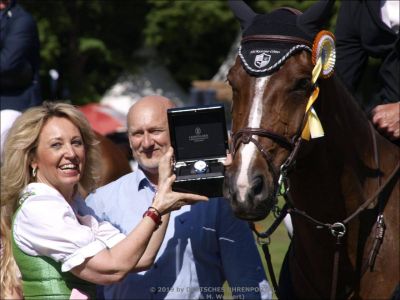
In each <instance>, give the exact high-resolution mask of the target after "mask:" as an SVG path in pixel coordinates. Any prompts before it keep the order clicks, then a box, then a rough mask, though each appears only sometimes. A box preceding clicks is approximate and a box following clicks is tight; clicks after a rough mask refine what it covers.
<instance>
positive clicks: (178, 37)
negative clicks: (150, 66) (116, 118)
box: [18, 0, 313, 104]
mask: <svg viewBox="0 0 400 300" xmlns="http://www.w3.org/2000/svg"><path fill="white" fill-rule="evenodd" d="M18 1H19V3H21V4H22V5H23V6H24V7H25V8H26V9H27V10H28V11H29V12H31V13H32V14H33V16H34V17H35V19H36V20H37V23H38V28H39V35H40V41H41V58H42V66H41V78H42V87H43V88H42V90H43V95H44V97H45V98H49V97H50V94H49V76H48V71H49V70H50V69H57V70H58V71H59V73H60V75H61V80H60V83H61V86H60V87H59V91H58V97H60V98H63V99H65V98H69V99H70V100H71V101H72V102H73V103H76V104H83V103H87V102H93V101H98V99H99V98H100V96H101V95H102V94H103V93H104V91H105V90H106V89H107V88H108V87H110V86H111V84H112V83H113V82H114V81H115V80H116V78H117V77H118V76H119V75H120V74H121V73H122V72H124V71H128V72H134V71H135V70H136V68H137V67H138V66H139V65H140V64H143V57H141V56H139V55H136V53H138V50H139V49H146V48H145V47H152V48H153V49H155V50H156V52H155V53H156V55H155V57H154V59H155V60H156V61H157V62H159V63H162V64H165V65H166V66H167V67H168V68H169V70H170V71H171V73H172V75H173V76H174V77H175V78H176V79H177V81H178V82H179V83H180V84H181V85H182V86H183V87H184V88H186V89H188V88H189V87H190V83H191V81H192V80H196V79H205V80H207V79H210V78H211V77H212V76H213V75H214V74H215V73H216V72H217V70H218V68H219V66H220V64H221V63H222V62H223V61H224V59H225V56H226V54H227V53H228V51H229V48H230V47H231V44H232V43H233V41H234V40H235V37H236V35H237V33H238V32H239V24H238V22H237V21H236V20H235V19H234V17H233V14H232V12H231V11H230V10H229V7H228V5H227V2H226V1H225V0H18ZM246 2H247V3H248V4H249V5H250V6H251V7H253V9H254V10H255V11H256V12H258V13H264V12H267V11H271V10H272V9H275V8H277V7H280V6H291V7H295V8H298V9H300V10H304V9H306V8H307V7H308V6H309V5H311V4H312V3H313V1H302V0H268V1H266V0H248V1H246ZM142 52H143V51H142Z"/></svg>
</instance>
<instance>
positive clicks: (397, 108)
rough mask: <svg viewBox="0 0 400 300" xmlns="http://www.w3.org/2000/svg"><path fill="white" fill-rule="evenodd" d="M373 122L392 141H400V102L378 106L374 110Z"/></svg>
mask: <svg viewBox="0 0 400 300" xmlns="http://www.w3.org/2000/svg"><path fill="white" fill-rule="evenodd" d="M371 120H372V123H374V125H375V127H376V128H377V129H378V130H379V131H380V132H381V133H382V134H383V135H385V136H387V137H388V138H389V139H390V140H392V141H395V140H398V139H400V102H396V103H390V104H382V105H378V106H377V107H375V108H374V109H373V110H372V114H371Z"/></svg>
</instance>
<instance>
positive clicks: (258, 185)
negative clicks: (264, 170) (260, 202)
mask: <svg viewBox="0 0 400 300" xmlns="http://www.w3.org/2000/svg"><path fill="white" fill-rule="evenodd" d="M263 185H264V181H263V179H262V176H256V177H255V178H254V180H253V185H252V187H251V189H252V191H253V194H254V195H255V196H256V195H259V194H261V192H262V189H263Z"/></svg>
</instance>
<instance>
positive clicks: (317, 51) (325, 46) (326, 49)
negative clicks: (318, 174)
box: [301, 30, 336, 141]
mask: <svg viewBox="0 0 400 300" xmlns="http://www.w3.org/2000/svg"><path fill="white" fill-rule="evenodd" d="M335 61H336V49H335V37H334V35H333V33H332V32H330V31H326V30H322V31H320V32H319V33H318V34H317V36H316V37H315V39H314V43H313V49H312V62H313V64H314V69H313V71H312V78H311V81H312V84H313V85H315V83H316V82H317V80H318V78H320V77H321V78H329V77H330V76H332V74H333V71H334V68H335ZM318 94H319V87H318V86H316V85H315V89H314V91H313V92H312V94H311V96H310V98H309V99H308V103H307V106H306V115H307V121H306V124H305V126H304V129H303V132H302V133H301V137H302V138H303V139H305V140H307V141H308V140H310V138H311V139H314V138H318V137H322V136H324V129H323V128H322V125H321V121H320V120H319V118H318V116H317V113H316V111H315V110H314V108H313V107H312V105H313V104H314V102H315V101H316V100H317V98H318Z"/></svg>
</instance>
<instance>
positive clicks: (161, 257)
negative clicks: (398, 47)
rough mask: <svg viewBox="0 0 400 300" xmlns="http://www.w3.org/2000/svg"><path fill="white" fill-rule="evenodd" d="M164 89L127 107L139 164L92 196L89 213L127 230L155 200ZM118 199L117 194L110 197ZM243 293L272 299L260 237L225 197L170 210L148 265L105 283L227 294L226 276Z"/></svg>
mask: <svg viewBox="0 0 400 300" xmlns="http://www.w3.org/2000/svg"><path fill="white" fill-rule="evenodd" d="M174 106H175V105H174V104H173V102H171V101H170V100H169V99H167V98H164V97H161V96H148V97H144V98H142V99H141V100H139V101H138V102H137V103H135V104H134V105H133V106H132V107H131V108H130V110H129V113H128V132H129V143H130V147H131V149H132V152H133V157H134V158H135V160H136V161H137V163H138V169H137V170H136V171H134V172H132V173H130V174H128V175H125V176H123V177H121V178H120V179H118V180H117V181H115V182H112V183H110V184H108V185H106V186H103V187H101V188H99V189H97V191H95V192H94V193H92V194H91V195H89V197H88V198H87V199H86V204H87V205H88V207H90V208H91V209H92V211H91V212H89V213H91V214H94V215H95V216H97V218H99V219H101V220H107V221H109V222H111V223H112V224H113V225H115V226H116V227H118V228H119V229H120V230H121V231H122V232H123V233H129V232H130V231H131V230H132V229H133V228H134V226H135V224H137V223H138V222H139V220H140V219H141V218H142V214H143V212H145V211H146V210H147V208H148V207H149V206H151V203H152V199H153V197H154V194H155V192H156V190H157V184H158V163H159V160H160V157H161V156H162V155H163V154H164V153H165V152H166V151H167V149H168V147H169V146H170V139H169V130H168V121H167V109H168V108H173V107H174ZM112 199H115V200H112ZM225 281H227V282H228V284H229V286H230V292H231V293H232V296H233V297H236V298H238V299H270V298H271V297H272V294H271V289H270V287H269V284H268V282H267V280H266V277H265V272H264V270H263V267H262V263H261V259H260V256H259V253H258V250H257V247H256V245H255V241H254V237H253V235H252V232H251V231H250V229H249V226H248V224H247V223H246V222H244V221H242V220H239V219H237V218H235V217H234V216H233V213H232V211H231V209H230V207H229V204H228V203H227V201H226V200H225V199H223V198H214V199H210V200H209V201H208V202H207V203H199V204H196V205H194V206H187V207H186V206H185V207H183V208H182V209H180V210H179V211H174V212H172V213H171V216H170V222H169V225H168V229H167V232H166V235H165V239H164V242H163V244H162V245H161V248H160V251H159V252H158V256H157V258H156V261H155V263H154V266H153V267H152V268H151V269H150V270H148V271H142V272H140V273H137V274H130V275H129V276H128V277H127V278H126V279H125V280H124V281H122V282H121V283H118V284H113V285H110V286H104V297H105V299H216V298H217V299H222V298H223V295H224V292H225V291H224V286H223V284H224V282H225Z"/></svg>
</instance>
